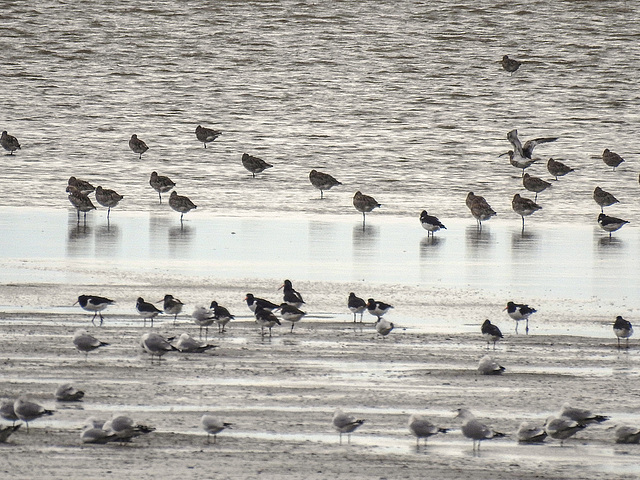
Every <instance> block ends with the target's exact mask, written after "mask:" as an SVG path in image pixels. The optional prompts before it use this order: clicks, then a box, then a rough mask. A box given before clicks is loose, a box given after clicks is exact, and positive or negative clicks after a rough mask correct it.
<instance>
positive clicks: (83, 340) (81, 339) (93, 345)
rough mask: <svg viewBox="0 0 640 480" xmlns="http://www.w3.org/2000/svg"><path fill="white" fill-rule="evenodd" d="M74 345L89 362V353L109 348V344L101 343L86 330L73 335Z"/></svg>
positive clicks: (77, 331)
mask: <svg viewBox="0 0 640 480" xmlns="http://www.w3.org/2000/svg"><path fill="white" fill-rule="evenodd" d="M73 345H74V346H75V347H76V350H78V351H79V352H80V353H84V359H85V360H87V359H88V358H89V352H92V351H94V350H95V349H97V348H100V347H107V346H108V345H109V344H108V343H107V342H101V341H100V340H98V339H97V338H96V337H94V336H93V335H91V334H89V332H87V331H86V330H82V329H79V330H76V331H75V333H74V334H73Z"/></svg>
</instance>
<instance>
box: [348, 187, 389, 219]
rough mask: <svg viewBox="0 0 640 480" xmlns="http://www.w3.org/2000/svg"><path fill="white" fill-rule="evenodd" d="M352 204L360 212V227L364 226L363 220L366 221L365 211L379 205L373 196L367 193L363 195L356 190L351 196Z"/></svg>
mask: <svg viewBox="0 0 640 480" xmlns="http://www.w3.org/2000/svg"><path fill="white" fill-rule="evenodd" d="M353 206H354V207H356V210H358V211H359V212H362V227H363V228H364V222H365V221H366V213H367V212H370V211H372V210H373V209H374V208H378V207H381V206H382V205H381V204H379V203H378V202H377V201H376V199H375V198H373V197H370V196H369V195H364V194H363V193H361V192H360V190H358V191H357V192H356V193H355V195H354V196H353Z"/></svg>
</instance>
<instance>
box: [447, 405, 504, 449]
mask: <svg viewBox="0 0 640 480" xmlns="http://www.w3.org/2000/svg"><path fill="white" fill-rule="evenodd" d="M456 418H461V419H462V434H463V435H464V436H465V437H467V438H470V439H471V440H473V450H474V451H476V442H478V447H477V450H480V442H482V441H483V440H490V439H492V438H499V437H504V436H505V434H504V433H500V432H496V431H494V430H493V429H491V428H490V427H488V426H487V425H485V424H484V423H482V422H480V421H479V420H477V419H476V417H475V416H474V415H473V413H471V411H470V410H469V409H467V408H459V409H458V415H456Z"/></svg>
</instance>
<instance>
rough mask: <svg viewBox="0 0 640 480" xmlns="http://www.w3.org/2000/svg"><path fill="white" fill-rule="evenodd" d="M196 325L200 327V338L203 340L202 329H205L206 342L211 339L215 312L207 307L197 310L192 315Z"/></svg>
mask: <svg viewBox="0 0 640 480" xmlns="http://www.w3.org/2000/svg"><path fill="white" fill-rule="evenodd" d="M191 316H192V317H193V320H194V322H196V325H198V326H199V327H200V338H202V329H203V328H204V329H205V332H204V339H205V340H206V339H207V338H208V337H209V327H210V326H211V325H213V321H214V314H213V312H212V311H211V310H210V309H208V308H205V307H198V308H196V309H195V310H194V311H193V313H192V314H191Z"/></svg>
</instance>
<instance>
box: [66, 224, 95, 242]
mask: <svg viewBox="0 0 640 480" xmlns="http://www.w3.org/2000/svg"><path fill="white" fill-rule="evenodd" d="M90 233H91V227H89V226H88V225H85V224H82V223H78V224H76V222H75V219H74V222H73V225H69V236H68V241H69V242H76V241H78V240H83V239H85V238H87V237H88V236H89V234H90Z"/></svg>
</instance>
